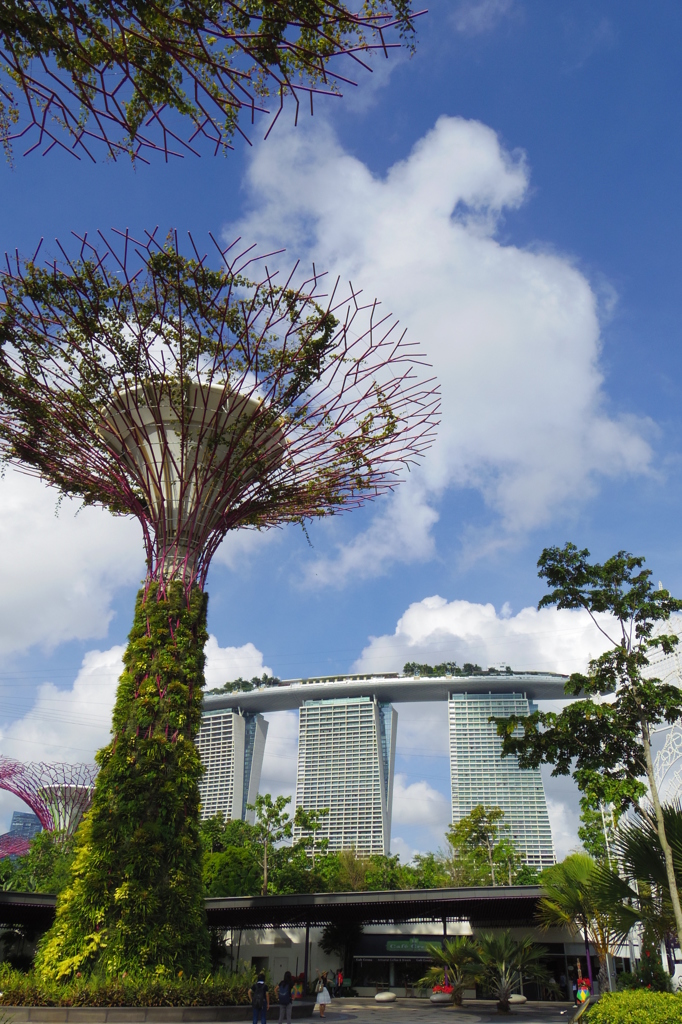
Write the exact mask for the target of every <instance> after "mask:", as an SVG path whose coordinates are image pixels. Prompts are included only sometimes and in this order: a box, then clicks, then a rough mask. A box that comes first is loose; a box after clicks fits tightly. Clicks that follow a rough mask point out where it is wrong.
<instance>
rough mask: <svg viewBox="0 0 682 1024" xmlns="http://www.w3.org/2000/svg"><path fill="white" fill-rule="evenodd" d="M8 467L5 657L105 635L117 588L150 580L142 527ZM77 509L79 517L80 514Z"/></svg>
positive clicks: (1, 505)
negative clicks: (35, 647)
mask: <svg viewBox="0 0 682 1024" xmlns="http://www.w3.org/2000/svg"><path fill="white" fill-rule="evenodd" d="M57 499H58V493H57V491H56V490H55V489H54V488H49V487H46V486H45V485H44V484H43V483H41V481H40V480H37V479H35V478H33V477H30V476H26V475H25V474H23V473H19V472H18V471H16V470H13V469H9V470H8V471H7V473H6V475H5V476H4V478H2V479H1V480H0V550H1V551H2V573H3V585H2V592H1V593H0V652H2V653H3V654H9V653H12V652H16V651H23V650H26V649H27V648H30V647H31V646H33V645H42V646H44V647H47V648H51V647H54V646H56V645H57V644H59V643H62V642H63V641H65V640H74V639H76V640H85V639H89V638H93V637H104V636H106V633H107V629H108V626H109V622H110V620H111V616H112V611H111V600H112V597H113V595H114V593H115V591H116V589H117V588H118V587H120V586H123V585H130V584H131V583H135V582H136V581H137V580H139V579H141V577H142V576H143V575H144V550H143V546H142V534H141V531H140V527H139V525H138V524H137V523H136V522H135V521H133V520H131V519H125V518H122V517H116V516H112V515H111V514H110V513H109V512H106V511H104V510H102V509H96V508H83V509H81V510H80V511H78V509H79V507H80V506H79V503H78V502H77V501H72V500H69V499H64V501H63V502H62V504H61V507H60V509H59V514H58V515H56V514H55V510H56V504H57ZM76 512H78V515H76Z"/></svg>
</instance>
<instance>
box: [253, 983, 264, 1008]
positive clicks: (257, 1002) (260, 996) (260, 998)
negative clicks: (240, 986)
mask: <svg viewBox="0 0 682 1024" xmlns="http://www.w3.org/2000/svg"><path fill="white" fill-rule="evenodd" d="M251 1005H252V1006H253V1008H254V1010H262V1009H263V1007H264V1006H265V982H264V981H257V982H256V987H255V989H254V990H253V998H252V999H251Z"/></svg>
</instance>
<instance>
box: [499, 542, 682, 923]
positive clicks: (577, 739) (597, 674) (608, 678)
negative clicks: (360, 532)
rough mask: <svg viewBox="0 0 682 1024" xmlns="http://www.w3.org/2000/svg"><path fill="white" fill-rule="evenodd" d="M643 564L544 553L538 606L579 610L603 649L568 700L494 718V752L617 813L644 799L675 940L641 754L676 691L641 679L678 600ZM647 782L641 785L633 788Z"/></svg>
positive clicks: (671, 641)
mask: <svg viewBox="0 0 682 1024" xmlns="http://www.w3.org/2000/svg"><path fill="white" fill-rule="evenodd" d="M643 565H644V559H643V558H638V557H635V556H633V555H631V554H629V553H627V552H625V551H619V552H618V553H617V554H615V555H614V556H613V557H612V558H609V559H607V561H606V562H604V563H603V564H600V563H598V562H591V561H590V553H589V551H587V550H583V551H579V550H578V548H577V547H576V546H575V545H574V544H566V545H565V546H564V547H563V548H558V547H552V548H546V549H545V550H544V551H543V553H542V555H541V556H540V559H539V561H538V566H539V570H540V571H539V575H540V577H541V578H542V579H545V580H546V581H547V584H548V586H549V587H550V588H551V589H550V593H549V594H546V595H545V596H544V597H543V598H542V600H541V601H540V604H539V607H540V608H545V607H548V606H550V605H556V607H557V608H582V609H584V610H585V611H586V612H587V613H588V614H589V616H590V617H591V619H592V621H593V622H594V624H595V626H596V627H597V629H599V631H600V633H602V635H603V636H604V637H605V638H606V640H607V641H608V642H609V645H610V646H609V647H608V649H607V650H606V651H605V653H604V654H602V655H600V656H599V657H598V658H594V659H593V660H591V661H590V663H589V667H588V671H587V673H582V672H575V673H573V674H572V675H571V676H570V678H569V680H568V682H567V683H566V687H565V689H566V695H567V696H568V697H572V698H578V699H574V700H573V702H572V703H571V704H569V705H568V706H567V707H566V708H564V710H563V711H561V712H558V713H557V712H553V711H552V712H544V711H536V712H534V713H533V714H532V715H529V716H528V717H527V718H522V717H519V716H512V717H510V718H506V719H498V720H497V727H498V733H499V735H500V736H502V737H503V744H502V753H503V755H508V754H514V755H516V756H517V757H518V759H519V765H520V766H521V767H522V768H537V767H538V766H539V765H541V764H552V765H554V771H553V773H552V774H553V775H568V774H571V773H572V774H573V776H574V778H575V780H576V782H577V783H578V786H579V787H580V789H581V790H582V791H583V793H586V794H589V796H590V798H591V799H592V800H597V801H602V802H603V803H605V804H610V803H612V804H615V805H616V806H617V807H618V808H624V807H627V806H628V805H632V804H636V803H637V802H638V801H639V800H640V799H641V798H642V797H643V796H644V795H645V794H646V793H647V788H648V794H649V796H650V799H651V804H652V808H653V820H654V821H655V822H656V831H657V834H658V838H659V842H660V845H661V850H662V852H663V858H664V862H665V871H666V878H667V882H668V887H669V891H670V899H671V904H672V909H673V916H674V920H675V927H676V929H677V934H678V936H682V907H681V906H680V896H679V891H678V886H677V880H676V878H675V869H674V863H673V851H672V847H671V845H670V842H669V840H668V837H667V835H666V823H665V817H664V813H663V808H662V806H661V801H660V799H659V795H658V785H657V782H656V777H655V775H654V765H653V759H652V755H651V738H650V737H651V729H652V728H653V727H654V726H656V725H658V724H660V723H661V722H666V723H667V724H669V725H672V724H673V723H674V722H677V721H679V720H680V719H681V718H682V691H681V690H679V689H678V688H677V687H676V686H672V685H670V684H664V683H662V682H661V680H660V679H657V678H655V677H654V676H653V675H652V674H651V670H650V665H649V657H650V655H651V654H652V652H662V653H663V654H670V653H671V652H673V651H674V650H675V648H676V646H677V644H678V642H679V641H678V637H677V636H676V635H675V634H672V633H666V632H663V631H662V630H663V624H665V623H666V622H667V621H668V620H669V619H670V616H671V614H672V613H673V612H677V611H680V609H682V601H680V600H678V599H676V598H673V597H671V595H670V594H669V593H668V591H667V590H663V589H656V588H655V587H654V585H653V584H652V582H651V571H650V570H649V569H643V568H642V567H643ZM643 779H646V780H647V783H648V787H647V785H645V784H644V782H643V781H642V780H643Z"/></svg>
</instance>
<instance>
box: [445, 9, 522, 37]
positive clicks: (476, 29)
mask: <svg viewBox="0 0 682 1024" xmlns="http://www.w3.org/2000/svg"><path fill="white" fill-rule="evenodd" d="M514 7H515V4H514V0H459V2H458V3H457V4H456V6H455V9H454V11H453V12H452V22H453V24H454V26H455V29H456V31H457V32H461V33H462V34H463V35H467V36H477V35H480V34H481V33H482V32H490V31H492V29H494V28H497V26H498V25H499V23H500V22H501V21H502V20H503V19H504V18H507V17H509V15H510V14H511V13H512V11H513V9H514Z"/></svg>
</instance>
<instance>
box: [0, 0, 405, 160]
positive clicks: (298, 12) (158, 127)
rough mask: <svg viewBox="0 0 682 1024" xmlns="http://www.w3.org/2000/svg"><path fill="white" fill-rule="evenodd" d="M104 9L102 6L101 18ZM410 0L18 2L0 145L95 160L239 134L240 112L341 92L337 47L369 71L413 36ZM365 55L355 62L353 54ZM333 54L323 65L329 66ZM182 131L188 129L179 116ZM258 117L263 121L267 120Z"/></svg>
mask: <svg viewBox="0 0 682 1024" xmlns="http://www.w3.org/2000/svg"><path fill="white" fill-rule="evenodd" d="M103 12H104V16H103ZM414 17H415V15H414V14H413V12H411V11H410V9H409V6H408V4H407V0H378V2H377V3H376V4H372V5H369V4H368V5H366V8H365V9H361V10H360V11H358V12H353V11H351V10H349V9H348V8H347V7H346V4H345V3H343V2H341V0H317V2H314V3H311V2H309V0H305V2H300V0H274V2H272V0H268V2H265V0H263V2H261V3H258V2H250V3H242V2H237V0H222V2H221V3H218V4H209V3H207V2H205V0H193V2H187V3H184V4H182V5H177V4H172V3H165V2H164V0H160V2H158V3H154V4H151V3H144V4H123V3H120V2H118V0H115V2H111V3H108V4H107V5H106V11H104V9H103V8H102V7H101V5H99V4H97V3H93V2H88V0H86V2H84V3H79V4H57V3H55V2H54V0H26V2H25V3H22V4H20V5H17V6H12V5H10V6H9V7H7V8H6V13H4V14H3V20H2V23H0V74H2V78H1V79H0V142H3V143H4V144H5V146H8V145H11V144H12V142H14V141H16V140H19V139H24V138H25V139H27V140H28V141H29V142H30V145H29V148H28V149H27V150H26V152H31V151H32V150H34V149H37V148H41V147H42V148H43V151H44V152H48V151H49V150H50V149H52V148H53V147H54V146H60V147H61V148H62V149H64V150H65V151H67V152H72V153H74V155H86V156H88V157H90V158H91V159H94V155H93V154H94V152H95V150H96V149H97V146H98V144H103V145H104V148H105V152H106V154H107V155H108V156H109V157H112V158H113V159H116V158H117V157H118V156H119V155H121V154H124V155H129V156H132V157H133V158H136V159H143V160H145V162H146V159H147V157H148V156H149V154H150V153H151V152H153V151H160V152H161V153H163V154H164V156H165V157H166V158H168V156H170V155H175V156H177V155H183V154H186V153H189V152H192V153H197V152H198V149H197V147H198V146H199V145H200V144H201V142H202V141H204V142H206V143H207V144H208V145H209V146H210V148H211V149H212V150H214V151H217V150H218V149H221V148H225V147H227V148H231V147H230V143H231V140H232V137H233V135H234V134H235V133H237V132H238V133H239V134H240V135H243V136H244V137H245V138H246V136H245V135H244V131H243V129H242V127H241V126H240V123H239V122H240V117H241V115H242V113H245V114H246V116H247V117H248V119H249V121H250V122H251V123H253V122H254V120H255V118H256V115H257V114H260V115H264V116H265V117H266V118H269V121H270V128H271V127H272V124H273V123H274V121H276V120H277V117H278V116H279V114H280V112H281V110H282V108H283V106H284V103H285V101H286V102H289V103H291V104H293V107H294V109H295V116H296V118H298V113H299V108H300V103H301V99H304V100H305V101H306V105H307V104H308V103H309V105H310V110H311V113H312V108H313V97H314V95H315V94H327V95H334V94H336V95H338V94H339V87H340V85H341V84H342V83H349V84H353V83H350V80H349V79H348V78H346V77H344V76H343V75H342V74H340V72H339V69H338V67H337V64H338V62H339V60H340V59H341V58H345V63H346V64H347V63H348V62H351V64H353V65H354V66H355V67H356V68H360V67H364V68H367V63H366V56H367V54H368V53H369V51H371V50H380V51H383V52H384V53H387V50H388V48H389V47H391V46H398V45H400V44H399V43H398V42H393V43H390V42H387V40H386V36H387V34H389V35H390V34H391V33H390V30H391V29H397V32H396V33H394V34H395V35H400V36H401V37H403V38H405V36H409V35H411V33H412V21H413V18H414ZM363 57H364V59H363ZM330 62H331V63H330ZM187 124H189V125H190V131H188V132H185V131H184V128H185V125H187ZM270 128H268V131H269V130H270Z"/></svg>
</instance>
